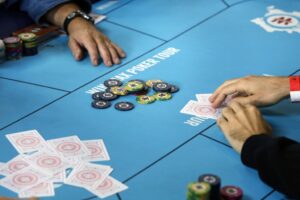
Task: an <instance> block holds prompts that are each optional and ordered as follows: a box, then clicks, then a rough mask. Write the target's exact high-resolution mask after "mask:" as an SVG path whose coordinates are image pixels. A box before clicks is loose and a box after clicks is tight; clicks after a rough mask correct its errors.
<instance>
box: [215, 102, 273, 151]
mask: <svg viewBox="0 0 300 200" xmlns="http://www.w3.org/2000/svg"><path fill="white" fill-rule="evenodd" d="M217 123H218V125H219V127H220V128H221V130H222V131H223V133H224V135H225V137H226V139H227V140H228V142H229V143H230V144H231V146H232V147H233V148H234V149H235V150H236V151H237V152H239V153H241V150H242V147H243V145H244V143H245V141H246V140H247V139H248V138H249V137H250V136H252V135H258V134H270V133H271V131H272V128H271V126H270V125H269V124H268V123H267V122H266V121H265V120H264V118H263V117H262V115H261V113H260V112H259V110H258V109H257V108H256V107H255V106H253V105H250V104H247V105H242V104H240V103H238V102H232V103H230V105H229V106H227V107H225V108H224V109H223V111H222V116H220V117H219V118H218V120H217Z"/></svg>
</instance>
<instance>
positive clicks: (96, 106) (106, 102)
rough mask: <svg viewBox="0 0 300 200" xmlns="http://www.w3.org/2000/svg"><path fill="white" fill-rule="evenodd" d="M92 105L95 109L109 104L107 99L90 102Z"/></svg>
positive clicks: (107, 106)
mask: <svg viewBox="0 0 300 200" xmlns="http://www.w3.org/2000/svg"><path fill="white" fill-rule="evenodd" d="M92 106H93V107H94V108H96V109H105V108H109V107H110V106H111V103H110V102H109V101H102V100H95V101H93V102H92Z"/></svg>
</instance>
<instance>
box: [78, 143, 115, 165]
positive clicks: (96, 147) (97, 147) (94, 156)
mask: <svg viewBox="0 0 300 200" xmlns="http://www.w3.org/2000/svg"><path fill="white" fill-rule="evenodd" d="M82 142H83V144H84V145H85V146H86V147H87V148H88V150H89V152H90V154H89V155H88V156H84V157H82V160H84V161H107V160H110V158H109V155H108V152H107V150H106V147H105V145H104V142H103V140H101V139H100V140H85V141H82Z"/></svg>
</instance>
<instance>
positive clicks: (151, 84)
mask: <svg viewBox="0 0 300 200" xmlns="http://www.w3.org/2000/svg"><path fill="white" fill-rule="evenodd" d="M160 82H163V81H162V80H148V81H146V85H147V86H148V87H151V88H152V87H153V85H154V84H155V83H160Z"/></svg>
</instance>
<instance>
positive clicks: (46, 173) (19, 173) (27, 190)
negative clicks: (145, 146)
mask: <svg viewBox="0 0 300 200" xmlns="http://www.w3.org/2000/svg"><path fill="white" fill-rule="evenodd" d="M6 137H7V138H8V140H9V141H10V142H11V144H12V145H13V146H14V147H15V148H16V149H17V151H18V152H19V153H20V154H19V155H17V156H15V157H14V158H12V159H11V160H9V161H8V162H6V163H3V162H0V175H3V176H4V178H2V179H1V180H0V186H2V187H5V188H7V189H9V190H11V191H13V192H16V193H18V196H19V198H29V197H51V196H55V187H54V183H65V184H69V185H73V186H78V187H82V188H85V189H86V190H88V191H90V192H92V193H93V194H95V195H97V196H98V197H99V198H104V197H108V196H111V195H114V194H116V193H118V192H121V191H123V190H125V189H127V186H126V185H124V184H122V183H121V182H119V181H117V180H116V179H114V178H112V177H108V176H109V174H110V173H111V172H112V170H113V169H112V167H110V166H107V165H100V164H93V163H89V162H96V161H108V160H110V157H109V154H108V152H107V149H106V146H105V144H104V141H103V140H102V139H95V140H80V138H79V137H78V136H69V137H62V138H56V139H51V140H48V141H45V139H44V138H43V137H42V136H41V135H40V134H39V133H38V132H37V131H36V130H30V131H24V132H19V133H13V134H8V135H6ZM108 186H109V187H108Z"/></svg>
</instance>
